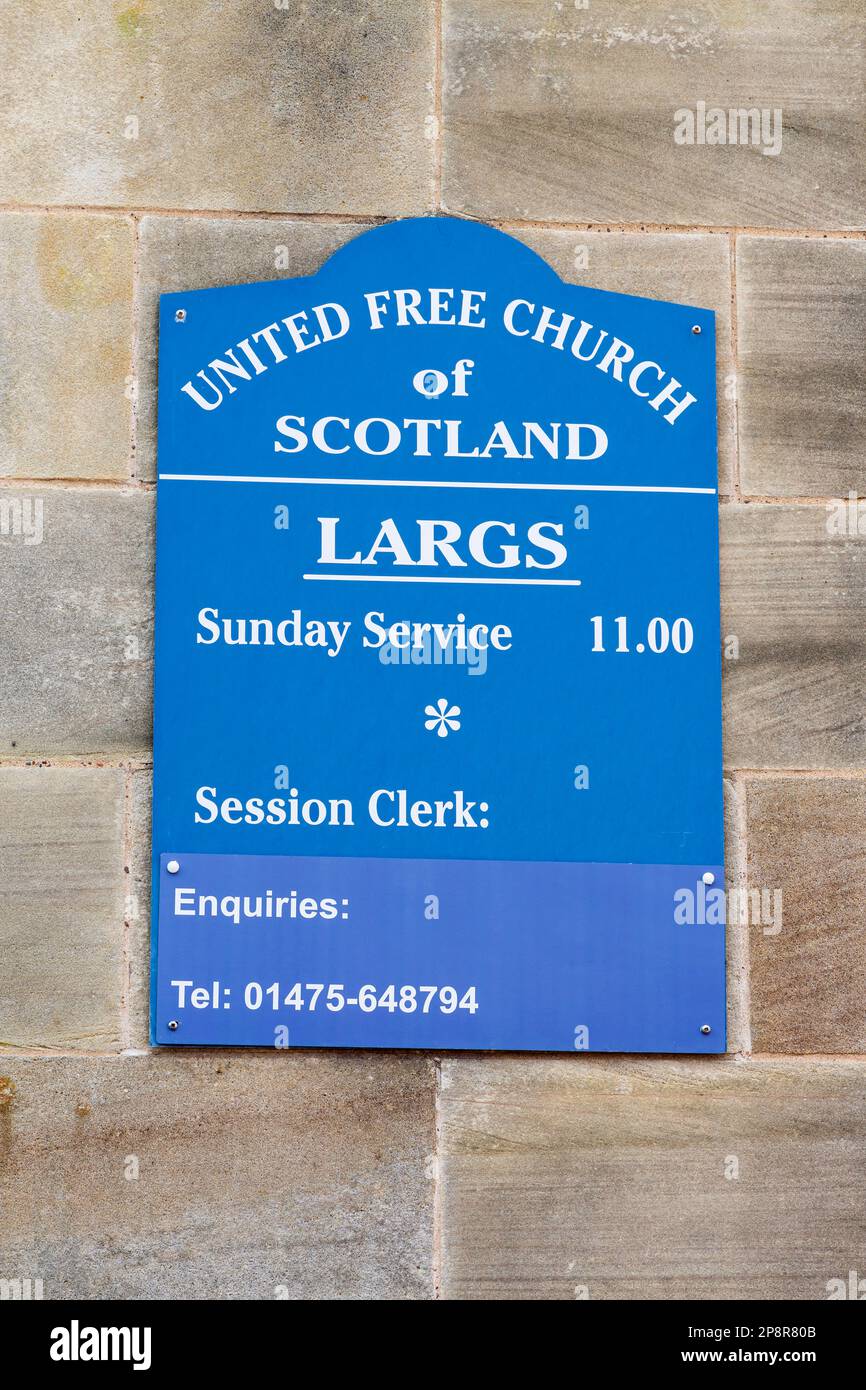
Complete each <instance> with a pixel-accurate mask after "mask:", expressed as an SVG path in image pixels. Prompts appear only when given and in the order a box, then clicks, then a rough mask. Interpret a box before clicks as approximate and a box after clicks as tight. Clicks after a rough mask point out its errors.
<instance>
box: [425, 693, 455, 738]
mask: <svg viewBox="0 0 866 1390" xmlns="http://www.w3.org/2000/svg"><path fill="white" fill-rule="evenodd" d="M424 713H425V714H428V715H429V716H430V718H429V719H425V720H424V728H425V729H435V730H436V732H437V734H438V735H439V737H440V738H447V737H448V730H449V729H459V728H460V720H459V719H458V718H457V716H458V714H459V713H460V706H459V705H451V706H450V707H449V705H448V701H447V700H437V701H436V704H435V705H425V707H424Z"/></svg>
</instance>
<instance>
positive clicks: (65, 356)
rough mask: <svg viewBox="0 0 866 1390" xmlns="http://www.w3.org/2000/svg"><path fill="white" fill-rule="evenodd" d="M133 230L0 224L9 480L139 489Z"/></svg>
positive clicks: (74, 216) (18, 219) (63, 223)
mask: <svg viewBox="0 0 866 1390" xmlns="http://www.w3.org/2000/svg"><path fill="white" fill-rule="evenodd" d="M132 248H133V231H132V223H131V221H130V220H128V219H127V218H123V217H103V216H98V215H89V214H86V215H85V214H79V213H70V214H63V213H44V214H40V213H3V214H0V277H2V283H3V295H2V298H0V339H2V341H3V342H4V344H5V346H4V352H3V364H4V365H3V372H2V375H0V474H2V475H3V476H4V477H18V478H127V477H128V476H129V454H130V413H131V406H130V400H129V396H130V377H131V372H132V362H131V352H132Z"/></svg>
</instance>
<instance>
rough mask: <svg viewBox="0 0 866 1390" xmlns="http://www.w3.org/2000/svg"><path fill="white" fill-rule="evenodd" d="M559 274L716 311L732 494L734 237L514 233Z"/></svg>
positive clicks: (724, 480)
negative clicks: (729, 239) (732, 241)
mask: <svg viewBox="0 0 866 1390" xmlns="http://www.w3.org/2000/svg"><path fill="white" fill-rule="evenodd" d="M515 235H516V236H518V237H519V238H520V240H521V241H525V242H526V244H527V246H531V247H532V249H533V251H537V252H538V254H539V256H542V257H543V258H544V260H546V261H547V263H548V265H552V266H553V268H554V270H555V271H556V273H557V274H558V275H559V277H560V279H562V280H566V281H568V282H569V283H571V284H577V285H591V286H593V287H594V288H595V289H599V290H612V291H614V292H615V293H616V294H636V295H641V296H643V297H644V298H647V299H668V300H673V301H675V302H676V303H679V304H694V305H697V306H698V307H699V308H702V309H713V310H715V313H716V354H717V361H718V372H717V392H718V415H719V488H720V490H721V492H723V493H728V494H730V493H732V492H733V476H734V454H735V450H736V437H735V430H736V424H735V417H734V403H733V391H732V381H733V372H734V363H733V353H732V350H731V264H730V247H729V245H728V238H727V237H726V236H725V235H723V234H719V235H716V236H699V235H690V234H688V233H676V232H672V233H669V234H659V235H653V234H651V233H629V232H565V231H548V230H535V229H531V230H525V229H522V230H520V231H518V232H516V233H515Z"/></svg>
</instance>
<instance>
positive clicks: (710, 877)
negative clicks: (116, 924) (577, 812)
mask: <svg viewBox="0 0 866 1390" xmlns="http://www.w3.org/2000/svg"><path fill="white" fill-rule="evenodd" d="M169 868H171V865H170V864H169ZM701 880H702V882H704V883H715V881H716V876H715V874H711V873H710V871H709V869H707V872H706V873H705V874H701Z"/></svg>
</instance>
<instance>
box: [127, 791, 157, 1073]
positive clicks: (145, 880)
mask: <svg viewBox="0 0 866 1390" xmlns="http://www.w3.org/2000/svg"><path fill="white" fill-rule="evenodd" d="M152 795H153V778H152V776H151V773H150V772H149V771H141V772H134V773H133V774H132V777H131V779H130V792H129V863H128V868H129V875H128V881H129V892H128V900H127V903H126V921H127V925H128V933H129V966H128V970H129V973H128V979H127V981H126V998H127V1010H128V1019H129V1023H128V1041H129V1046H130V1047H135V1048H146V1047H147V1046H148V1039H149V1033H150V818H151V797H152Z"/></svg>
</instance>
